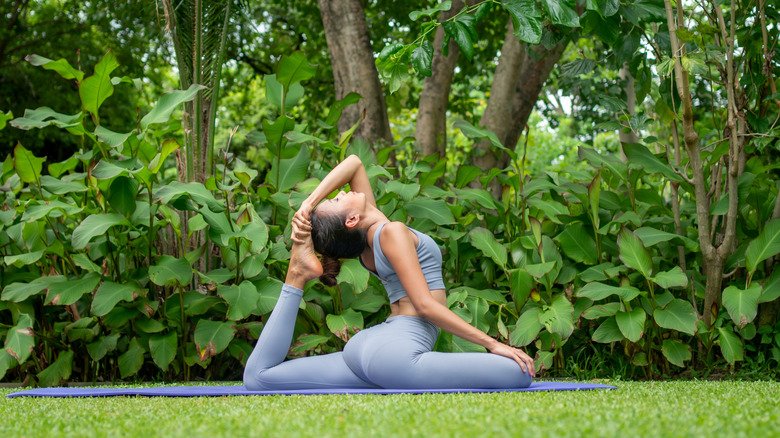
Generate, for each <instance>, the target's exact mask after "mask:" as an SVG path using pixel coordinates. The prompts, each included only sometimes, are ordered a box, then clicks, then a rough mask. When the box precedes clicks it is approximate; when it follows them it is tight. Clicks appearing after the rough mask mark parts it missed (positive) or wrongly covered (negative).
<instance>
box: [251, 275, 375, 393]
mask: <svg viewBox="0 0 780 438" xmlns="http://www.w3.org/2000/svg"><path fill="white" fill-rule="evenodd" d="M302 297H303V291H302V290H301V289H299V288H296V287H294V286H291V285H289V284H286V283H285V284H284V286H282V291H281V293H280V294H279V300H278V301H277V302H276V305H275V306H274V310H273V311H272V312H271V316H270V317H269V318H268V321H267V322H266V324H265V326H264V327H263V331H262V332H261V333H260V339H258V340H257V345H255V349H254V350H253V351H252V354H251V355H250V356H249V359H248V360H247V362H246V368H245V369H244V385H245V386H246V387H247V388H248V389H250V390H258V391H259V390H280V389H318V388H376V386H375V385H372V384H370V383H366V382H365V381H363V380H361V379H360V378H359V377H357V376H356V375H355V374H354V373H353V372H352V371H351V370H350V369H349V368H348V367H347V365H346V364H345V363H344V359H343V358H342V353H340V352H339V353H333V354H326V355H322V356H311V357H303V358H300V359H293V360H289V361H287V362H284V358H285V357H286V356H287V352H288V351H289V349H290V344H291V343H292V336H293V329H294V328H295V318H296V316H297V315H298V305H299V304H300V302H301V298H302Z"/></svg>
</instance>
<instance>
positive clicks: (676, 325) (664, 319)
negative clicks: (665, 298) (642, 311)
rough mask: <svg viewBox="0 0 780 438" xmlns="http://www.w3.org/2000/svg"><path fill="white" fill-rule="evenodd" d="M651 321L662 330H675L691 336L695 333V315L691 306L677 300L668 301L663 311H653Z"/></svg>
mask: <svg viewBox="0 0 780 438" xmlns="http://www.w3.org/2000/svg"><path fill="white" fill-rule="evenodd" d="M653 319H655V322H656V323H657V324H658V325H659V326H661V327H663V328H667V329H672V330H677V331H680V332H683V333H687V334H689V335H691V336H693V334H694V333H696V313H695V311H694V310H693V306H691V303H689V302H688V301H685V300H681V299H679V298H675V299H673V300H672V301H670V302H669V304H667V305H666V307H664V308H663V309H655V311H654V312H653Z"/></svg>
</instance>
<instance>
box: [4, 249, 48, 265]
mask: <svg viewBox="0 0 780 438" xmlns="http://www.w3.org/2000/svg"><path fill="white" fill-rule="evenodd" d="M44 252H45V250H40V251H33V252H26V253H24V254H14V255H8V256H4V257H3V261H4V262H5V264H6V265H14V266H16V267H17V268H21V267H22V266H27V265H31V264H33V263H35V262H37V261H38V260H40V259H41V257H43V253H44Z"/></svg>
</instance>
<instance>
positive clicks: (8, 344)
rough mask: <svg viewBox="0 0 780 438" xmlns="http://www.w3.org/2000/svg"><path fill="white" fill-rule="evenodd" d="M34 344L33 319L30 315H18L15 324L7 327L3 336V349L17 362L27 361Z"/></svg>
mask: <svg viewBox="0 0 780 438" xmlns="http://www.w3.org/2000/svg"><path fill="white" fill-rule="evenodd" d="M34 345H35V332H33V320H32V318H31V317H30V315H28V314H26V313H23V314H21V315H19V320H18V321H17V322H16V325H15V326H13V327H11V328H9V329H8V333H7V334H6V336H5V351H6V352H7V353H8V354H10V355H11V356H13V358H14V359H16V361H17V362H18V363H19V364H23V363H25V362H26V361H27V358H28V357H30V354H31V353H32V349H33V346H34Z"/></svg>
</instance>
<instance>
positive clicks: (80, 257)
mask: <svg viewBox="0 0 780 438" xmlns="http://www.w3.org/2000/svg"><path fill="white" fill-rule="evenodd" d="M71 258H72V259H73V263H75V264H76V266H78V267H79V268H81V269H83V270H85V271H89V272H95V273H98V274H99V273H101V272H102V270H101V269H100V266H98V265H96V264H95V262H93V261H92V260H91V259H90V258H89V256H88V255H86V254H84V253H81V252H80V253H75V254H72V255H71Z"/></svg>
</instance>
